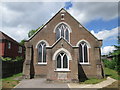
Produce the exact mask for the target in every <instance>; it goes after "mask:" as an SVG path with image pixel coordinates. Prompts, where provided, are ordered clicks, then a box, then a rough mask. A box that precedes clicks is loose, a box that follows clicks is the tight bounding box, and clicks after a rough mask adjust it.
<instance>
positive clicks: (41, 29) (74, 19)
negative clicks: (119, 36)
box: [26, 8, 98, 42]
mask: <svg viewBox="0 0 120 90" xmlns="http://www.w3.org/2000/svg"><path fill="white" fill-rule="evenodd" d="M62 10H64V11H65V12H66V13H67V14H69V15H70V16H71V17H72V18H73V19H74V20H75V21H76V22H77V23H78V24H80V25H81V26H82V27H83V28H84V29H85V30H87V31H88V32H89V33H90V34H91V35H92V36H93V37H94V38H95V39H97V38H96V37H95V36H94V35H93V34H92V33H91V32H90V31H89V30H88V29H86V28H85V27H84V26H83V25H82V24H81V23H80V22H78V21H77V20H76V19H75V18H74V17H73V16H72V15H71V14H70V13H68V12H67V11H66V10H65V9H64V8H62V9H60V10H59V11H58V12H57V13H56V14H55V15H54V16H53V17H52V18H51V19H50V20H49V21H47V23H45V24H44V25H43V27H42V28H40V29H39V30H38V31H37V32H35V33H34V34H33V35H32V36H31V37H30V38H29V39H28V40H26V42H27V41H29V40H31V39H32V38H33V37H34V36H35V35H36V34H37V33H38V32H39V31H41V30H42V29H43V28H44V27H45V26H46V25H47V24H48V23H49V22H50V21H51V20H52V19H53V18H54V17H55V16H56V15H57V14H58V13H60V12H61V11H62ZM97 40H98V39H97Z"/></svg>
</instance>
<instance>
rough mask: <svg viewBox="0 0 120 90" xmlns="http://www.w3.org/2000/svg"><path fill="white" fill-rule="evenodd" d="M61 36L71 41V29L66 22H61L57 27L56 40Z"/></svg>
mask: <svg viewBox="0 0 120 90" xmlns="http://www.w3.org/2000/svg"><path fill="white" fill-rule="evenodd" d="M61 37H63V38H64V39H66V40H67V41H68V42H69V37H70V30H69V27H68V26H67V25H66V24H64V23H61V24H59V25H58V26H57V28H56V40H58V39H59V38H61Z"/></svg>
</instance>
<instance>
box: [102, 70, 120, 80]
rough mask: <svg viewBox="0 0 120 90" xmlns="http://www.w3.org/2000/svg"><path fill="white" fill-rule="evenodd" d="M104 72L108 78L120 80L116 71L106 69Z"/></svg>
mask: <svg viewBox="0 0 120 90" xmlns="http://www.w3.org/2000/svg"><path fill="white" fill-rule="evenodd" d="M104 72H105V75H106V76H109V77H111V78H114V79H116V80H120V75H118V73H117V72H116V71H115V70H112V69H109V68H104Z"/></svg>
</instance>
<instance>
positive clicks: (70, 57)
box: [52, 48, 72, 71]
mask: <svg viewBox="0 0 120 90" xmlns="http://www.w3.org/2000/svg"><path fill="white" fill-rule="evenodd" d="M61 52H63V53H65V54H66V56H67V59H68V68H64V69H63V68H57V65H56V63H57V62H56V61H57V56H58V55H59V53H61ZM52 59H53V60H54V61H55V70H54V71H70V69H69V61H70V60H72V56H71V54H70V52H69V51H67V50H66V49H65V48H60V49H58V50H57V51H56V52H55V53H54V54H53V58H52Z"/></svg>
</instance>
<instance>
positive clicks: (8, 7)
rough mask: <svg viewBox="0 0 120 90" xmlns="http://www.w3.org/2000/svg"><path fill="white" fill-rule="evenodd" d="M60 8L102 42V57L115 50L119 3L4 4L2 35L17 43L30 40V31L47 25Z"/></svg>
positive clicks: (0, 6)
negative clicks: (28, 35) (4, 34)
mask: <svg viewBox="0 0 120 90" xmlns="http://www.w3.org/2000/svg"><path fill="white" fill-rule="evenodd" d="M61 8H64V9H66V10H67V11H68V12H69V13H70V14H71V15H72V16H73V17H74V18H75V19H76V20H78V21H79V22H80V23H81V24H82V25H83V26H84V27H85V28H87V29H88V30H89V31H90V32H91V33H92V34H93V35H94V36H95V37H97V38H98V39H102V40H103V45H102V48H101V51H102V54H108V53H109V52H112V51H113V50H115V48H114V46H113V45H117V36H118V28H119V26H118V3H117V2H72V1H68V2H2V3H0V11H1V12H0V21H2V22H0V31H2V32H4V33H6V34H7V35H9V36H10V37H12V38H13V39H15V40H16V41H18V42H20V41H21V40H23V39H28V37H27V33H28V32H29V31H30V30H32V29H37V28H38V27H39V26H41V25H42V24H45V23H46V22H47V21H48V20H49V19H50V18H51V17H53V16H54V15H55V14H56V13H57V12H58V11H59V10H60V9H61Z"/></svg>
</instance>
